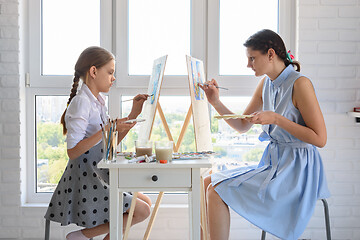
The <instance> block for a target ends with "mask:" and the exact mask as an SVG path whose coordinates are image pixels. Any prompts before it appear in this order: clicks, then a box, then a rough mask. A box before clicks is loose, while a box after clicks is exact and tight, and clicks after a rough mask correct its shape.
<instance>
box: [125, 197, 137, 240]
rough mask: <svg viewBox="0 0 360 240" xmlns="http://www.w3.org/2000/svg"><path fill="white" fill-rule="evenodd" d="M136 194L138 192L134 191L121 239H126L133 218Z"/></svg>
mask: <svg viewBox="0 0 360 240" xmlns="http://www.w3.org/2000/svg"><path fill="white" fill-rule="evenodd" d="M137 196H138V192H134V194H133V198H132V200H131V205H130V211H129V214H128V219H127V222H126V226H125V232H124V239H123V240H127V238H128V235H129V232H130V227H131V222H132V219H133V216H134V210H135V205H136V199H137Z"/></svg>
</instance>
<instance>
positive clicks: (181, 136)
mask: <svg viewBox="0 0 360 240" xmlns="http://www.w3.org/2000/svg"><path fill="white" fill-rule="evenodd" d="M156 110H157V112H158V113H159V117H160V120H161V122H162V124H163V126H164V129H165V132H166V135H167V137H168V139H169V141H173V142H174V139H173V137H172V134H171V132H170V128H169V125H168V123H167V121H166V118H165V115H164V112H163V110H162V108H161V105H160V103H159V102H158V103H157V106H156ZM191 116H192V106H191V104H190V107H189V110H188V112H187V114H186V117H185V120H184V124H183V126H182V127H181V131H180V134H179V138H178V140H177V142H176V144H175V142H174V146H173V150H174V152H178V151H179V148H180V146H181V143H182V141H183V139H184V136H185V132H186V129H187V128H188V126H189V123H190V119H191ZM152 127H153V126H151V130H150V136H151V132H152ZM200 190H201V193H202V194H201V204H200V206H201V225H202V226H201V227H202V230H203V231H202V233H203V239H204V240H207V239H208V236H207V235H208V234H207V220H206V219H207V217H206V208H205V206H206V202H205V191H204V185H203V179H202V177H201V186H200ZM135 194H136V195H135ZM135 196H137V192H136V193H134V197H133V201H132V202H131V207H130V211H129V217H128V221H127V224H126V228H125V231H124V238H123V239H124V240H126V239H127V236H128V233H129V230H130V226H131V219H132V214H133V212H134V209H135V203H136V198H135ZM163 196H164V192H159V195H158V197H157V200H156V203H155V206H154V209H153V211H152V213H151V217H150V220H149V223H148V226H147V228H146V231H145V234H144V238H143V240H148V239H149V236H150V233H151V230H152V227H153V225H154V222H155V218H156V215H157V213H158V210H159V207H160V203H161V201H162V198H163ZM134 199H135V201H134Z"/></svg>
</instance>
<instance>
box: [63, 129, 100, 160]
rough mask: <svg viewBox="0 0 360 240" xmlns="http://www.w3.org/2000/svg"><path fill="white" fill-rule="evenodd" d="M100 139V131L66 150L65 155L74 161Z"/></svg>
mask: <svg viewBox="0 0 360 240" xmlns="http://www.w3.org/2000/svg"><path fill="white" fill-rule="evenodd" d="M101 138H102V133H101V130H100V131H98V132H96V133H95V134H94V135H92V136H91V137H88V138H85V139H83V140H81V141H80V142H78V144H76V146H75V147H73V148H71V149H68V150H67V154H68V156H69V158H70V159H76V158H78V157H80V156H81V154H83V153H85V152H86V151H88V150H89V149H90V148H92V147H93V146H94V145H95V144H96V143H98V142H99V141H100V140H101Z"/></svg>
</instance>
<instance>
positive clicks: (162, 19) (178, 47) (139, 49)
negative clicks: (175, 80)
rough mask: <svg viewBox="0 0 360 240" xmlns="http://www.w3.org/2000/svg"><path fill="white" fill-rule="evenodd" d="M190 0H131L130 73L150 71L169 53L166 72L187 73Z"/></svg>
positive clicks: (147, 73) (136, 73)
mask: <svg viewBox="0 0 360 240" xmlns="http://www.w3.org/2000/svg"><path fill="white" fill-rule="evenodd" d="M190 13H191V1H190V0H151V1H149V0H129V74H130V75H150V74H151V69H152V64H153V61H154V59H157V58H159V57H161V56H163V55H166V54H167V55H168V60H167V63H166V69H165V74H166V75H186V74H187V71H186V61H185V55H186V54H187V55H190Z"/></svg>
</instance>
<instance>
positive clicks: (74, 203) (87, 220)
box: [45, 142, 132, 228]
mask: <svg viewBox="0 0 360 240" xmlns="http://www.w3.org/2000/svg"><path fill="white" fill-rule="evenodd" d="M102 151H103V149H102V142H100V143H99V144H97V145H95V146H94V147H92V148H91V149H90V150H89V151H87V152H86V153H84V154H82V155H81V156H80V157H78V158H77V159H75V160H69V162H68V164H67V167H66V169H65V171H64V174H63V175H62V177H61V179H60V181H59V183H58V186H57V187H56V190H55V191H54V193H53V196H52V198H51V201H50V204H49V207H48V210H47V212H46V214H45V218H46V219H49V220H51V221H55V222H59V223H61V225H68V224H71V223H74V224H76V225H78V226H83V227H86V228H92V227H95V226H97V225H100V224H103V223H107V222H108V221H109V185H108V182H109V170H108V169H99V168H97V166H96V165H97V163H98V162H100V160H101V159H102V155H103V153H102ZM131 200H132V195H131V194H129V193H125V194H124V208H123V211H124V212H125V211H126V210H128V209H129V207H130V203H131Z"/></svg>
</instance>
